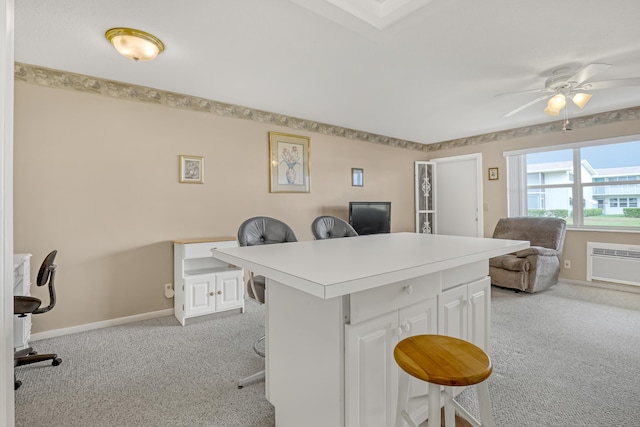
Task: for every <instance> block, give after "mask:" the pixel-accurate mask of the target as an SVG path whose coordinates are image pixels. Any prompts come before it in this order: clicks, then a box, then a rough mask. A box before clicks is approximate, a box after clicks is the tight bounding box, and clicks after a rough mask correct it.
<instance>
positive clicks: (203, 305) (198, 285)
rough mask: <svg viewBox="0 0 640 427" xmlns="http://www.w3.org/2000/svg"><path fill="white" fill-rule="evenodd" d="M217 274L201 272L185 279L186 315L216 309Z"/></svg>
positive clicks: (194, 314) (209, 311)
mask: <svg viewBox="0 0 640 427" xmlns="http://www.w3.org/2000/svg"><path fill="white" fill-rule="evenodd" d="M215 289H216V275H215V274H201V275H198V276H192V277H187V278H186V279H184V292H185V296H186V298H185V302H184V304H185V307H184V311H185V316H187V317H190V316H196V315H199V314H208V313H212V312H214V311H215V303H216V298H215Z"/></svg>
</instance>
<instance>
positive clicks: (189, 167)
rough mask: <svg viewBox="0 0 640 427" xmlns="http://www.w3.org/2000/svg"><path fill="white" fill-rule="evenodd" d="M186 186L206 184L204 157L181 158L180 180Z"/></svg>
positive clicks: (183, 156) (182, 156)
mask: <svg viewBox="0 0 640 427" xmlns="http://www.w3.org/2000/svg"><path fill="white" fill-rule="evenodd" d="M179 181H180V182H181V183H184V184H203V183H204V157H202V156H185V155H181V156H180V179H179Z"/></svg>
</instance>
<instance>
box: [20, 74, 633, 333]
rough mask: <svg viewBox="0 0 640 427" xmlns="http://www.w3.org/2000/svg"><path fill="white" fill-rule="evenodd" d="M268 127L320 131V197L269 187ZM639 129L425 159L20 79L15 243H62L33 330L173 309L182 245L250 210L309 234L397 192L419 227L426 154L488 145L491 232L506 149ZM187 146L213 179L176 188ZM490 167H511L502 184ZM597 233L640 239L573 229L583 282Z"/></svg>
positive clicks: (623, 125)
mask: <svg viewBox="0 0 640 427" xmlns="http://www.w3.org/2000/svg"><path fill="white" fill-rule="evenodd" d="M269 131H278V132H284V133H294V134H301V135H307V136H310V137H311V150H310V152H311V167H310V169H311V193H309V194H272V193H269V162H268V156H269V153H268V132H269ZM630 134H640V120H637V121H626V122H619V123H617V124H609V125H603V126H599V127H591V128H588V129H578V130H573V131H571V132H567V133H566V134H563V133H561V132H558V133H552V134H544V135H534V136H528V137H523V138H518V139H512V140H501V141H497V142H493V143H487V144H477V145H473V146H469V147H465V148H459V149H452V150H443V151H437V152H432V153H429V155H426V154H425V153H422V152H418V151H411V150H406V149H399V148H391V147H388V146H384V145H376V144H372V143H367V142H362V141H354V140H349V139H345V138H340V137H334V136H326V135H322V134H318V133H305V132H297V131H292V130H291V129H289V128H284V127H282V128H278V127H274V126H270V125H263V124H260V123H257V122H253V121H248V120H241V119H233V118H223V117H219V116H216V115H213V114H208V113H199V112H192V111H185V110H179V109H172V108H168V107H164V106H159V105H153V104H146V103H141V102H130V101H123V100H118V99H113V98H109V97H106V96H101V95H94V94H88V93H83V92H75V91H70V90H63V89H52V88H47V87H42V86H38V85H34V84H29V83H23V82H20V81H16V86H15V159H14V178H15V201H14V204H15V211H14V215H15V218H14V233H15V245H14V250H15V252H30V253H32V254H33V266H32V274H33V275H35V274H36V273H37V269H38V267H39V264H40V263H41V262H42V259H43V258H44V256H45V255H46V254H47V253H48V252H49V251H50V250H52V249H58V251H59V254H58V259H57V264H58V265H59V272H58V276H57V285H58V286H57V289H58V297H59V299H58V306H57V307H56V309H55V310H53V311H52V312H50V313H49V314H47V316H39V317H34V326H33V332H43V331H48V330H54V329H59V328H64V327H71V326H76V325H81V324H85V323H92V322H99V321H103V320H108V319H114V318H119V317H123V316H130V315H135V314H141V313H147V312H152V311H156V310H162V309H166V308H171V307H172V306H173V300H170V299H166V298H165V297H164V293H163V285H164V284H165V283H169V282H173V265H172V256H173V255H172V246H171V243H170V241H171V240H172V239H179V238H189V237H206V236H235V233H236V231H237V227H238V225H239V224H240V223H241V222H242V221H243V220H244V219H246V218H248V217H250V216H254V215H269V216H274V217H277V218H280V219H282V220H283V221H285V222H287V223H289V224H290V225H291V226H292V227H293V229H294V230H295V232H296V234H297V236H298V238H299V239H300V240H310V239H311V238H312V235H311V231H310V228H309V225H310V223H311V221H312V220H313V218H315V217H316V216H318V215H321V214H332V215H336V216H340V217H342V218H345V219H346V217H347V206H348V202H349V201H350V200H390V201H391V202H392V231H394V232H398V231H413V228H414V214H413V209H414V201H413V194H414V193H413V191H414V189H413V162H414V161H415V160H426V159H427V158H436V157H448V156H455V155H461V154H469V153H478V152H480V153H482V155H483V170H484V175H485V177H484V204H485V213H484V231H485V235H486V236H491V235H492V233H493V228H494V227H495V224H496V222H497V221H498V219H499V218H500V217H502V216H506V214H507V205H506V176H505V172H506V166H505V165H506V163H505V159H504V157H503V155H502V153H503V151H509V150H515V149H521V148H528V147H534V146H542V145H557V144H562V143H566V142H574V141H580V140H589V139H599V138H606V137H613V136H621V135H630ZM180 154H188V155H199V156H204V157H205V171H206V172H205V184H203V185H194V184H179V183H178V156H179V155H180ZM352 167H360V168H364V182H365V185H364V187H352V186H351V182H350V172H351V168H352ZM488 167H499V168H500V179H499V180H498V181H489V180H488V179H487V177H486V171H487V168H488ZM587 241H599V242H621V243H636V244H638V243H640V234H625V233H610V232H583V231H569V232H568V233H567V239H566V243H565V252H564V258H565V259H571V261H572V269H571V270H564V271H563V272H562V277H564V278H568V279H574V280H585V276H586V273H585V268H586V265H585V264H586V261H585V260H586V242H587ZM32 282H35V277H34V279H33V280H32ZM33 294H34V295H36V296H39V297H42V298H44V300H45V301H47V300H48V299H47V296H46V291H45V290H43V289H39V290H35V289H33Z"/></svg>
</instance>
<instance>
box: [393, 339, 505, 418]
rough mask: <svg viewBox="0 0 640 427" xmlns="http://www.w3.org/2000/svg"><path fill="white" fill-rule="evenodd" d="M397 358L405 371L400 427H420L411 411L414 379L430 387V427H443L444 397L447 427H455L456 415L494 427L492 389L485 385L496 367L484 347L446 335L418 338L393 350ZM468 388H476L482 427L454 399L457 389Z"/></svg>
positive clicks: (401, 381)
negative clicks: (441, 424)
mask: <svg viewBox="0 0 640 427" xmlns="http://www.w3.org/2000/svg"><path fill="white" fill-rule="evenodd" d="M393 357H394V358H395V360H396V362H397V364H398V366H399V367H400V368H401V371H400V375H399V383H398V405H397V408H396V427H402V426H404V425H405V423H406V424H408V425H409V426H410V427H417V424H416V423H415V422H414V420H413V419H412V418H411V415H410V414H409V412H408V409H407V403H408V399H409V394H408V393H409V388H410V384H409V378H410V376H412V377H415V378H417V379H419V380H422V381H425V382H427V383H428V384H429V388H428V394H427V396H428V414H429V418H428V424H427V425H428V427H440V398H441V396H442V397H444V412H445V424H446V425H447V427H450V426H451V427H453V426H454V425H455V411H458V412H459V413H460V415H462V416H463V418H465V419H466V420H467V421H469V422H470V423H471V425H473V426H475V427H481V426H483V427H493V425H494V423H493V416H492V415H491V402H490V400H489V389H488V387H487V382H486V381H485V380H486V379H487V378H489V376H490V375H491V371H492V370H493V367H492V365H491V359H490V358H489V356H488V355H487V353H485V352H484V350H482V349H481V348H480V347H478V346H476V345H475V344H472V343H470V342H468V341H465V340H461V339H459V338H454V337H449V336H445V335H415V336H412V337H408V338H405V339H403V340H402V341H400V342H399V343H398V344H397V345H396V347H395V348H394V350H393ZM441 386H443V387H444V388H443V389H441ZM466 386H475V387H476V390H477V392H478V400H479V409H480V416H481V419H482V423H481V422H480V421H479V420H477V419H476V418H475V417H473V416H472V415H471V414H470V413H469V412H468V411H467V410H466V409H465V408H463V407H462V406H461V405H460V404H459V403H458V402H456V401H455V400H454V398H453V397H454V392H453V390H454V389H453V387H466Z"/></svg>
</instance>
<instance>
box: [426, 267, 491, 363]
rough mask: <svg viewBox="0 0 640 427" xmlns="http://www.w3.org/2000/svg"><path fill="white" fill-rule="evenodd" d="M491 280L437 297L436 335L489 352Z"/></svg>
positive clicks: (449, 291)
mask: <svg viewBox="0 0 640 427" xmlns="http://www.w3.org/2000/svg"><path fill="white" fill-rule="evenodd" d="M490 322H491V279H490V278H489V277H485V278H483V279H480V280H478V281H475V282H472V283H469V284H466V285H461V286H457V287H455V288H452V289H449V290H446V291H444V292H443V293H442V294H441V295H439V296H438V333H439V334H440V335H448V336H451V337H456V338H460V339H463V340H467V341H469V342H472V343H474V344H475V345H477V346H478V347H480V348H482V349H483V350H485V351H488V350H489V328H490V325H491V323H490Z"/></svg>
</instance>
